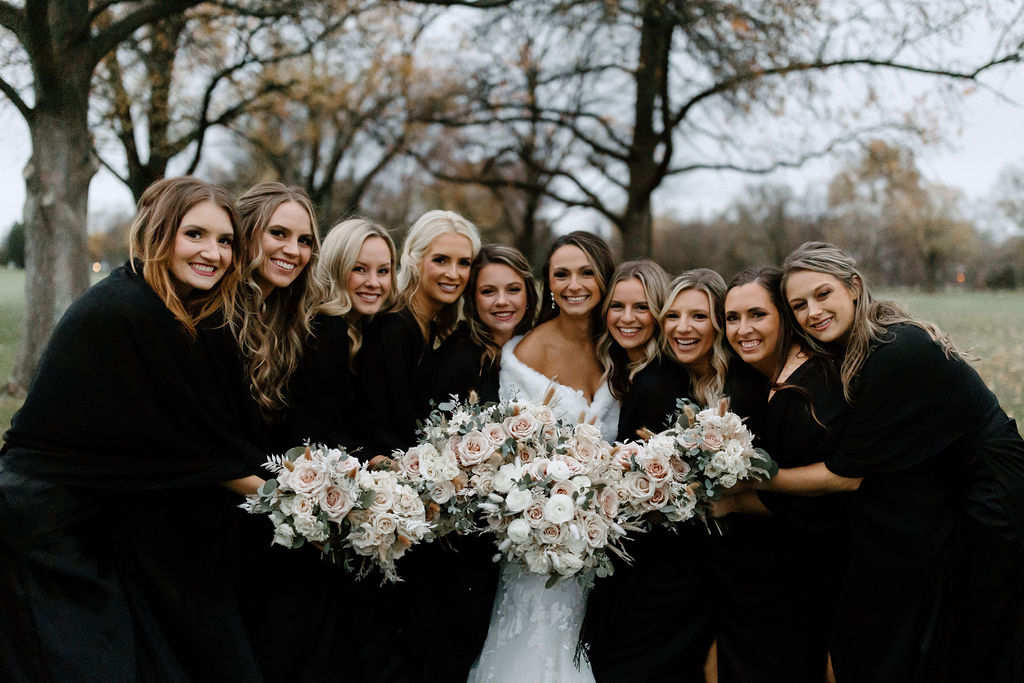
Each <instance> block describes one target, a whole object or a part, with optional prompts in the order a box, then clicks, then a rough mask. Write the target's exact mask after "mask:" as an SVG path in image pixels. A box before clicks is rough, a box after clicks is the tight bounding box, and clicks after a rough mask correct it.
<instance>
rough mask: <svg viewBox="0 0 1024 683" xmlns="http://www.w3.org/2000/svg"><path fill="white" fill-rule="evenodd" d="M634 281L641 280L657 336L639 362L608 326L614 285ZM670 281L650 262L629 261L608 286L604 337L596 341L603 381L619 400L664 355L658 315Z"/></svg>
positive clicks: (646, 348) (621, 266)
mask: <svg viewBox="0 0 1024 683" xmlns="http://www.w3.org/2000/svg"><path fill="white" fill-rule="evenodd" d="M634 279H635V280H639V281H640V284H641V285H642V286H643V288H644V297H645V298H646V300H647V306H648V308H649V309H650V311H651V315H652V316H653V317H654V333H653V334H652V335H651V338H650V339H649V340H647V343H646V344H644V347H643V356H642V357H641V358H640V359H639V360H637V361H631V360H629V356H628V355H627V354H626V350H625V349H623V348H622V347H621V346H619V345H618V344H617V343H616V342H615V339H614V337H612V334H611V331H610V330H609V329H608V324H607V320H608V311H609V309H610V308H611V305H612V296H613V295H614V294H615V286H616V285H617V284H619V283H620V282H623V281H625V280H634ZM668 279H669V278H668V273H666V272H665V269H664V268H662V267H661V266H659V265H658V264H657V263H655V262H654V261H651V260H649V259H644V260H640V261H626V262H625V263H622V264H619V267H618V268H616V269H615V272H614V273H612V277H611V281H610V282H609V283H608V289H607V291H606V292H605V295H604V303H603V304H602V305H601V320H602V322H603V323H604V324H603V325H602V330H603V331H602V333H601V337H600V339H599V340H598V342H597V357H598V360H600V361H601V366H602V367H604V377H603V380H607V381H608V388H609V389H611V392H612V396H614V397H615V398H617V399H619V400H622V397H623V396H625V395H626V392H627V391H628V390H629V385H630V384H631V383H632V381H633V378H634V377H635V376H636V373H638V372H640V371H641V370H643V369H644V368H645V367H647V366H648V365H650V363H651V362H652V361H654V360H656V359H657V358H658V356H659V355H660V354H661V342H660V340H661V325H660V323H659V322H658V312H659V311H661V309H662V307H663V306H664V305H665V294H666V293H667V292H668Z"/></svg>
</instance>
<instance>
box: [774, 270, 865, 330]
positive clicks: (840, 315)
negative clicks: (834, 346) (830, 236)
mask: <svg viewBox="0 0 1024 683" xmlns="http://www.w3.org/2000/svg"><path fill="white" fill-rule="evenodd" d="M859 294H860V292H859V290H858V291H853V290H851V289H850V288H848V287H847V286H846V285H845V284H844V283H843V281H842V280H840V279H839V278H837V277H835V276H834V275H826V274H825V273H817V272H815V271H813V270H795V271H793V272H792V273H790V274H789V276H788V277H787V279H786V302H787V303H788V304H789V307H790V308H791V309H792V311H793V316H794V317H795V318H796V322H797V324H798V325H800V327H801V328H803V330H804V331H805V332H806V333H807V334H808V335H810V336H811V337H814V338H815V339H817V340H818V341H820V342H822V343H824V344H828V343H830V342H834V341H840V342H845V341H846V339H847V338H848V337H849V334H850V330H851V329H852V328H853V319H854V313H855V311H856V305H857V297H858V296H859Z"/></svg>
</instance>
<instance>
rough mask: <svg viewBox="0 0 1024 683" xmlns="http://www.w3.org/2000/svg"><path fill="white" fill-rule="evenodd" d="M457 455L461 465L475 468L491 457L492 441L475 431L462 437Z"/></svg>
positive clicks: (457, 447) (456, 451)
mask: <svg viewBox="0 0 1024 683" xmlns="http://www.w3.org/2000/svg"><path fill="white" fill-rule="evenodd" d="M455 453H456V456H457V457H458V460H459V464H460V465H462V466H463V467H473V466H474V465H479V464H480V463H482V462H483V461H485V460H487V458H489V457H491V441H490V439H488V438H487V436H486V435H484V433H483V432H481V431H478V430H473V431H471V432H469V433H467V434H466V435H465V436H463V437H462V440H461V441H459V443H458V446H456V448H455Z"/></svg>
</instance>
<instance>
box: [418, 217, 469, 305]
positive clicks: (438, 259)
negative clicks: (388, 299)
mask: <svg viewBox="0 0 1024 683" xmlns="http://www.w3.org/2000/svg"><path fill="white" fill-rule="evenodd" d="M472 264H473V244H472V243H471V242H470V241H469V238H468V237H465V236H464V235H460V234H459V233H456V232H446V233H444V234H442V235H439V236H437V237H435V238H434V240H433V241H432V242H431V243H430V247H429V248H428V249H427V252H426V254H425V255H424V256H423V260H422V261H421V262H420V288H419V291H418V292H417V296H421V297H423V298H424V299H425V300H426V301H427V303H428V304H429V305H430V307H431V308H436V309H440V307H441V306H445V305H448V304H453V303H455V302H456V301H458V300H459V297H460V296H462V291H463V290H464V289H465V288H466V281H467V280H468V279H469V268H470V266H471V265H472Z"/></svg>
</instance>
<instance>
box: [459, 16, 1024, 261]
mask: <svg viewBox="0 0 1024 683" xmlns="http://www.w3.org/2000/svg"><path fill="white" fill-rule="evenodd" d="M526 5H530V6H533V7H535V8H536V9H535V11H537V12H546V21H547V23H548V25H550V26H558V27H560V28H561V30H562V33H561V35H560V41H559V42H560V44H561V46H562V52H561V54H562V55H564V54H571V55H572V56H573V60H572V61H573V63H572V65H571V67H570V66H569V65H567V64H565V63H564V59H563V60H562V61H561V62H560V61H558V60H554V59H553V60H552V61H553V63H548V64H544V65H543V68H544V70H543V72H542V73H541V74H540V75H539V79H540V81H541V82H543V83H545V84H546V87H545V88H544V89H543V90H542V91H541V92H542V93H543V94H545V97H544V98H543V101H541V102H539V103H536V104H534V103H532V102H531V99H530V97H529V95H528V93H527V92H526V91H525V90H523V89H521V91H520V92H518V93H509V92H508V88H507V81H506V79H505V78H504V77H503V76H500V75H497V74H500V73H501V70H500V69H495V68H491V69H488V68H484V69H478V70H477V71H476V72H475V74H474V77H475V79H476V82H477V83H479V88H480V89H481V94H480V95H479V96H478V97H476V98H474V100H473V101H472V103H473V104H474V106H472V107H470V108H469V109H468V110H467V111H465V112H463V114H462V118H461V120H459V121H456V122H454V124H453V125H457V126H459V127H460V129H461V130H463V131H465V130H467V128H468V127H469V126H477V127H478V128H479V129H480V130H481V131H483V132H482V133H481V135H490V134H491V133H490V130H489V127H490V126H492V124H494V123H495V122H498V123H504V124H508V123H509V122H512V121H515V122H527V121H530V120H531V119H539V120H540V121H543V122H544V123H545V124H549V125H552V126H557V127H559V128H561V129H562V130H563V131H566V132H567V133H568V134H570V135H571V137H572V139H573V142H574V144H575V145H577V146H578V149H577V150H576V153H575V154H574V156H573V159H572V162H571V163H569V164H564V163H562V164H560V165H558V166H554V165H552V166H548V167H544V168H543V169H542V170H543V171H545V172H546V173H545V174H542V177H545V178H546V177H549V176H550V177H553V178H554V180H553V182H549V183H544V184H541V183H537V182H531V181H530V180H529V179H527V178H525V177H522V176H520V177H519V178H515V179H509V180H508V181H507V182H508V183H509V185H511V186H514V187H517V188H520V189H533V190H538V191H541V192H543V193H544V194H545V195H546V196H548V197H551V198H552V199H554V200H556V201H557V202H559V203H561V204H563V205H565V206H572V207H581V208H585V209H590V210H592V211H595V212H597V213H598V214H599V215H601V216H603V217H604V218H605V219H606V220H607V221H609V222H610V223H611V224H613V225H614V226H615V227H616V228H617V229H618V231H619V232H620V233H621V235H622V242H623V244H624V247H625V256H627V257H635V256H646V255H649V254H650V253H651V225H652V215H653V214H652V202H653V200H654V197H655V194H656V193H657V192H668V191H670V190H669V189H668V188H667V187H666V186H667V185H669V184H671V185H674V186H675V187H676V188H677V191H678V188H681V187H685V186H684V185H683V181H682V180H677V179H682V178H684V177H685V176H686V174H688V173H692V172H695V171H701V170H733V171H740V172H745V173H752V174H763V173H768V172H771V171H773V170H776V169H778V168H782V167H793V166H800V165H802V164H803V163H805V162H806V161H807V160H809V159H811V158H815V157H819V156H823V155H826V154H829V153H831V152H832V151H833V150H834V149H836V148H838V147H841V146H843V145H846V144H849V143H851V142H853V141H856V140H858V139H862V138H864V137H865V136H870V135H877V134H878V132H879V131H881V130H902V131H904V132H907V133H916V134H919V135H920V134H925V133H928V132H930V131H928V130H927V126H926V125H924V123H922V122H920V121H915V120H913V119H908V118H906V117H905V112H892V111H890V110H889V109H888V108H887V107H886V101H885V97H884V95H885V92H886V88H887V85H888V86H889V87H907V85H906V83H898V82H896V81H889V82H886V81H883V80H882V75H883V74H886V75H887V76H888V77H889V78H894V77H895V76H897V75H904V76H905V77H906V78H908V79H909V78H912V77H924V76H928V77H936V78H939V79H944V82H947V83H951V82H976V81H978V80H979V79H980V77H981V76H982V75H983V74H984V73H985V72H986V71H987V70H989V69H992V68H995V67H997V66H1001V65H1005V64H1009V63H1013V62H1017V61H1019V59H1020V52H1021V41H1020V31H1021V27H1020V25H1019V16H1020V15H1019V12H1014V11H1008V10H1009V9H1010V6H1011V5H1012V3H1009V2H996V3H989V4H987V5H984V6H974V5H973V4H972V3H966V2H964V3H961V2H953V3H941V4H936V3H926V2H923V1H919V0H904V1H902V2H894V3H877V4H872V5H867V4H865V3H828V4H823V3H819V2H816V1H814V0H759V1H757V2H745V3H734V2H723V1H718V0H618V1H617V2H608V1H607V0H575V1H568V0H564V1H560V2H541V0H537V1H536V2H534V3H529V2H524V3H519V4H516V6H515V7H514V8H513V9H511V10H509V12H517V13H522V12H523V11H524V6H526ZM989 20H991V21H992V22H993V23H994V24H997V25H999V26H1000V29H999V30H997V31H996V33H995V34H994V35H996V38H995V39H994V40H993V45H992V46H991V49H990V50H988V52H987V54H988V55H990V56H987V57H983V58H980V59H979V58H977V57H976V56H975V55H973V54H971V53H970V51H969V50H966V49H965V50H964V51H963V52H962V53H958V51H957V50H956V49H955V48H954V46H956V45H957V44H959V43H960V42H961V41H960V39H961V38H962V37H963V36H964V35H965V34H968V33H970V32H971V31H975V30H977V27H978V24H979V23H983V22H986V21H989ZM489 28H492V29H493V30H491V31H485V32H484V33H483V34H482V37H481V38H480V41H481V42H482V44H488V43H490V42H493V41H497V40H501V34H502V32H503V31H506V30H507V29H506V24H503V23H501V22H497V21H495V22H491V23H490V24H489ZM522 40H524V42H525V39H522ZM481 52H484V50H483V49H482V48H481ZM504 59H505V61H506V62H507V61H509V60H508V54H506V56H505V58H504ZM578 93H579V94H578ZM446 123H450V124H451V123H453V122H450V121H446ZM928 123H930V122H928ZM670 181H671V182H670Z"/></svg>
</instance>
